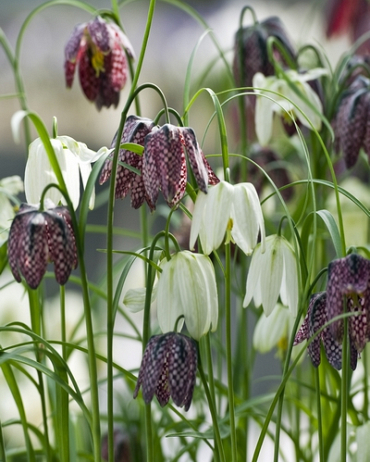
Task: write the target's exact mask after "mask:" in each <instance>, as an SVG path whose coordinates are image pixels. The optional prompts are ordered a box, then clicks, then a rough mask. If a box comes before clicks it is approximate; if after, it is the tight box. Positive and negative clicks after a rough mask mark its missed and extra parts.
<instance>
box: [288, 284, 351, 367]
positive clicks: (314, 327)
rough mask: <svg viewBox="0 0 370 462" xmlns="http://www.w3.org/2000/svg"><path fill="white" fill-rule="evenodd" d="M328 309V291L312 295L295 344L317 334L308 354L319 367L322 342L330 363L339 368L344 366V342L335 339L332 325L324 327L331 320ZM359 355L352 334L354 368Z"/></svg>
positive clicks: (309, 346)
mask: <svg viewBox="0 0 370 462" xmlns="http://www.w3.org/2000/svg"><path fill="white" fill-rule="evenodd" d="M328 311H329V310H328V299H327V293H326V292H319V293H317V294H314V295H312V297H311V299H310V303H309V306H308V310H307V314H306V317H305V319H304V321H303V324H302V325H301V327H300V329H299V330H298V332H297V334H296V337H295V340H294V345H298V344H300V343H301V342H303V341H304V340H309V339H311V338H312V337H314V336H315V337H314V338H313V340H312V341H311V343H310V344H309V345H308V354H309V356H310V358H311V361H312V364H313V365H314V366H315V367H318V366H319V365H320V363H321V351H320V350H321V347H320V344H321V343H322V344H323V346H324V350H325V354H326V357H327V358H328V361H329V364H331V365H332V366H333V367H334V368H335V369H338V370H339V369H341V368H342V343H341V342H339V341H338V340H336V339H335V337H334V336H333V333H332V329H331V327H330V325H329V326H326V327H324V328H323V326H324V325H325V324H327V322H328V321H329V320H330V317H329V313H328ZM320 329H322V330H321V331H320ZM357 356H358V350H357V349H356V347H355V345H354V343H353V341H352V340H351V336H350V365H351V368H352V369H353V370H355V369H356V366H357Z"/></svg>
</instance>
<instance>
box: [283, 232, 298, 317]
mask: <svg viewBox="0 0 370 462" xmlns="http://www.w3.org/2000/svg"><path fill="white" fill-rule="evenodd" d="M281 239H282V243H284V245H282V250H283V259H284V273H283V280H282V285H281V290H280V298H281V301H282V302H283V304H284V305H286V306H288V307H289V309H290V312H291V314H292V315H293V316H294V317H295V316H297V313H298V275H297V264H296V258H295V254H294V250H293V248H292V246H291V245H290V244H289V242H288V241H286V240H285V239H284V238H281Z"/></svg>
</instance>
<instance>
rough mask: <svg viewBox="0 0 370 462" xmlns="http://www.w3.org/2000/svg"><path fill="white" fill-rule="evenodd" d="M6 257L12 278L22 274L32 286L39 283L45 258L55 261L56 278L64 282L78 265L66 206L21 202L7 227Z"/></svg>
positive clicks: (18, 277)
mask: <svg viewBox="0 0 370 462" xmlns="http://www.w3.org/2000/svg"><path fill="white" fill-rule="evenodd" d="M47 202H48V201H47ZM48 206H49V204H48ZM8 260H9V265H10V269H11V271H12V273H13V276H14V278H15V279H16V280H17V281H18V282H21V280H22V276H23V278H24V279H25V281H26V283H27V284H28V285H29V286H30V287H31V289H36V288H37V287H38V285H39V284H40V282H41V280H42V278H43V276H44V274H45V271H46V267H47V264H48V262H53V263H54V273H55V278H56V280H57V282H58V283H59V284H61V285H64V284H65V283H66V282H67V281H68V278H69V275H70V274H71V271H72V270H73V269H74V268H76V267H77V250H76V242H75V236H74V232H73V228H72V220H71V216H70V213H69V211H68V209H67V208H66V207H55V206H54V204H51V205H50V206H49V207H48V208H47V209H46V210H43V211H40V210H38V208H36V207H33V206H31V205H28V204H22V205H21V206H20V208H19V211H18V212H17V214H16V215H15V217H14V220H13V222H12V225H11V228H10V231H9V239H8Z"/></svg>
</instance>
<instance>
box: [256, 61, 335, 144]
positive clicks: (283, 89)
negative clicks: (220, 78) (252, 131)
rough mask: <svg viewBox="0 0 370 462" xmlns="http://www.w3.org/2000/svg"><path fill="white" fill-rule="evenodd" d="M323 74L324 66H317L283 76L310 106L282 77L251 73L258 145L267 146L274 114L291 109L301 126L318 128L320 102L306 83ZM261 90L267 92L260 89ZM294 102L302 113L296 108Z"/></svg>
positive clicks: (319, 122) (291, 71)
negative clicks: (255, 96) (254, 94)
mask: <svg viewBox="0 0 370 462" xmlns="http://www.w3.org/2000/svg"><path fill="white" fill-rule="evenodd" d="M325 74H327V71H326V69H321V68H317V69H310V70H309V71H307V72H305V73H298V72H297V71H294V70H289V71H286V76H287V78H288V79H289V80H290V81H291V82H292V83H293V84H294V85H295V86H296V87H297V88H298V89H299V91H300V92H301V94H302V95H304V97H305V98H306V99H307V100H308V101H309V102H310V103H311V104H310V105H309V104H307V102H306V101H304V100H303V99H302V98H300V96H299V95H298V94H297V93H296V92H295V91H294V90H293V89H292V88H291V86H290V85H289V83H288V82H287V81H286V80H285V79H283V78H278V77H276V76H269V77H265V76H264V75H263V74H261V73H260V72H257V73H256V74H255V75H254V77H253V86H254V87H256V90H255V92H256V94H257V99H256V111H255V125H256V134H257V138H258V141H259V143H260V144H261V145H262V146H265V145H267V144H268V142H269V141H270V138H271V135H272V127H273V117H274V113H278V114H282V115H284V113H285V112H291V113H292V114H294V116H296V117H297V118H298V120H299V121H300V122H301V124H302V125H304V126H305V127H308V128H312V127H311V124H312V125H313V127H314V128H316V129H317V130H319V129H320V128H321V118H320V116H319V114H318V112H319V113H322V112H323V109H322V104H321V101H320V98H319V96H318V95H317V93H316V92H315V91H314V90H313V89H312V88H311V87H310V85H309V84H308V83H307V82H308V81H310V80H314V79H317V78H318V77H321V76H322V75H325ZM264 89H265V90H267V91H265V92H264V91H263V90H264ZM276 93H278V94H276ZM290 101H291V102H290ZM292 103H293V104H292ZM295 105H296V106H297V107H298V108H300V109H301V110H302V111H303V113H302V112H301V111H300V110H297V109H296V107H295ZM312 106H313V107H315V108H316V109H317V112H316V111H314V110H313V109H312ZM304 114H305V115H304ZM305 116H306V117H307V118H308V120H307V118H306V117H305Z"/></svg>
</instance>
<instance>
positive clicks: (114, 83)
mask: <svg viewBox="0 0 370 462" xmlns="http://www.w3.org/2000/svg"><path fill="white" fill-rule="evenodd" d="M125 51H126V52H127V54H128V55H129V56H130V57H133V56H134V52H133V49H132V46H131V44H130V42H129V40H128V38H127V37H126V35H125V34H124V33H123V32H122V31H121V29H120V28H119V27H118V26H117V25H116V24H114V23H110V22H107V21H105V20H104V19H103V18H101V17H100V16H97V17H95V18H94V19H93V20H91V21H89V22H87V23H84V24H80V25H78V26H76V27H75V29H74V31H73V33H72V35H71V37H70V39H69V40H68V42H67V44H66V46H65V50H64V53H65V62H64V69H65V78H66V84H67V87H68V88H70V87H72V83H73V78H74V73H75V70H76V66H77V65H78V71H79V78H80V84H81V87H82V90H83V92H84V94H85V96H86V98H87V99H88V100H90V101H93V102H95V105H96V107H97V108H98V110H100V109H101V108H102V107H103V106H106V107H110V106H111V105H112V104H113V105H114V106H115V107H117V105H118V102H119V96H120V91H121V90H122V88H123V87H124V85H125V83H126V80H127V72H128V65H127V59H126V54H125Z"/></svg>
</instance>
